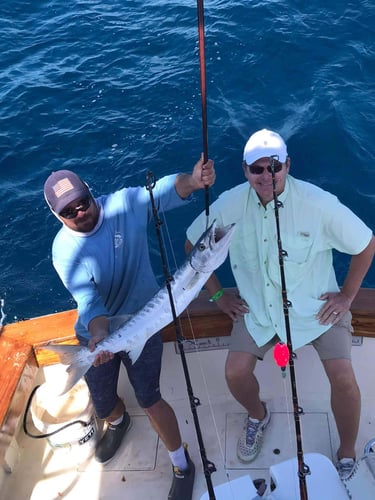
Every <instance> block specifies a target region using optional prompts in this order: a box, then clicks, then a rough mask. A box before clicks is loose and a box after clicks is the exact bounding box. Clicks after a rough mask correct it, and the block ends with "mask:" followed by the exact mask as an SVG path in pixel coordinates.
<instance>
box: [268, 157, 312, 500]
mask: <svg viewBox="0 0 375 500" xmlns="http://www.w3.org/2000/svg"><path fill="white" fill-rule="evenodd" d="M278 159H279V157H278V155H272V156H271V157H270V167H271V173H272V189H273V200H274V210H275V221H276V233H277V247H278V253H279V267H280V279H281V294H282V301H283V311H284V320H285V330H286V338H287V346H288V350H289V372H290V384H291V389H292V401H293V414H294V425H295V431H296V441H297V462H298V477H299V485H300V498H301V500H307V498H308V497H307V486H306V476H307V475H308V474H310V469H309V467H308V465H306V464H305V463H304V459H303V449H302V435H301V424H300V419H299V416H300V414H301V413H303V410H302V408H301V407H300V406H299V404H298V394H297V384H296V376H295V371H294V359H293V357H294V354H293V348H292V337H291V332H290V323H289V307H292V303H291V302H290V301H289V300H288V296H287V291H286V283H285V272H284V258H285V257H287V256H288V253H287V252H286V251H285V250H283V248H282V243H281V236H280V220H279V208H283V203H282V202H281V201H279V199H278V197H277V193H276V181H275V160H278Z"/></svg>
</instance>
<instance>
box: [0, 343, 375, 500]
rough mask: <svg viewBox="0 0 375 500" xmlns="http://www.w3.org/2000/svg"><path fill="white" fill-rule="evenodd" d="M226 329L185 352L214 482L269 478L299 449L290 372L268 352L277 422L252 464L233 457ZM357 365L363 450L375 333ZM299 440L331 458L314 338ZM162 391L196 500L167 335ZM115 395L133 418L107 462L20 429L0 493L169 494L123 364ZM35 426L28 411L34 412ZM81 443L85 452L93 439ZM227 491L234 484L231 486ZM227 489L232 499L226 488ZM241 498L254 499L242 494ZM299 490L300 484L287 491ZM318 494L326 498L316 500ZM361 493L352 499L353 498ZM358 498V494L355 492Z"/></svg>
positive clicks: (201, 485)
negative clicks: (272, 470)
mask: <svg viewBox="0 0 375 500" xmlns="http://www.w3.org/2000/svg"><path fill="white" fill-rule="evenodd" d="M226 342H227V339H226V337H218V338H210V339H200V340H199V341H198V348H197V347H196V346H194V345H193V342H192V341H187V344H186V357H187V362H188V366H189V372H190V376H191V381H192V386H193V390H194V396H195V397H197V398H199V400H200V403H201V404H200V406H198V408H197V413H198V416H199V422H200V427H201V431H202V435H203V441H204V446H205V450H206V455H207V458H208V460H210V461H211V462H213V463H214V464H215V466H216V469H217V471H216V472H214V473H213V474H212V475H211V480H212V483H213V486H214V487H215V488H217V487H218V486H219V485H223V484H225V483H228V482H230V481H233V480H235V479H236V478H240V477H243V476H250V478H251V479H252V480H255V479H258V478H264V479H266V481H267V483H269V467H270V466H271V465H273V464H276V463H279V462H282V461H284V460H286V459H289V458H291V457H294V456H295V455H296V438H295V427H294V419H293V415H292V400H291V390H290V380H289V375H288V374H287V376H286V377H285V378H283V377H282V376H281V372H280V369H279V368H278V367H277V366H276V365H275V364H274V362H273V359H272V354H271V353H268V354H267V356H266V358H265V360H264V361H263V362H259V363H258V366H257V368H256V371H257V375H258V378H259V381H260V384H261V395H262V398H263V399H264V400H265V401H266V402H267V403H268V405H269V408H270V411H271V423H270V425H269V427H268V428H267V431H266V432H265V436H264V444H263V448H262V451H261V453H260V454H259V456H258V457H257V459H256V460H255V461H254V462H252V463H251V464H248V465H247V464H243V463H241V462H240V461H239V460H238V459H237V457H236V442H237V438H238V435H239V433H240V431H241V429H242V424H243V419H244V417H245V413H244V411H243V409H242V407H241V406H239V404H238V403H236V401H235V400H234V399H233V397H232V396H231V395H230V393H229V391H228V388H227V386H226V382H225V379H224V363H225V358H226V354H227V350H226ZM353 343H354V346H353V364H354V367H355V371H356V374H357V378H358V383H359V385H360V388H361V393H362V415H361V422H360V431H359V436H358V440H357V453H358V456H361V455H362V454H363V450H364V446H365V445H366V443H368V442H369V440H371V439H373V438H374V437H375V391H374V389H373V380H372V378H373V377H371V376H369V374H370V373H371V371H369V367H371V366H373V362H374V359H375V339H374V338H366V337H363V338H362V337H353ZM64 370H65V367H62V366H61V365H51V366H46V367H45V368H40V369H39V372H38V376H37V378H36V382H37V383H42V382H43V381H44V378H45V379H47V380H51V379H53V378H54V377H59V378H60V377H61V376H63V375H62V374H63V372H64ZM295 372H296V379H297V391H298V398H299V405H300V406H301V407H302V408H303V410H304V415H301V417H300V420H301V427H302V444H303V451H304V453H305V454H306V453H311V452H317V453H320V454H323V455H325V456H327V457H328V458H329V459H330V460H332V461H334V460H335V450H336V448H337V432H336V428H335V425H334V422H333V419H332V414H331V410H330V394H329V385H328V382H327V379H326V376H325V374H324V373H323V369H322V367H321V364H320V361H319V359H318V357H317V355H316V353H315V351H314V349H313V348H312V347H311V346H306V347H303V348H301V349H299V350H298V351H297V359H296V360H295ZM161 389H162V393H163V396H164V398H165V399H166V400H167V401H168V402H169V403H170V404H171V405H172V406H173V408H174V410H175V412H176V414H177V417H178V420H179V424H180V429H181V433H182V436H183V439H184V441H186V442H187V443H188V445H189V452H190V455H191V458H192V460H193V461H194V463H195V465H196V480H195V485H194V492H193V500H200V499H201V498H202V496H203V495H204V493H205V492H206V491H207V484H206V479H205V476H204V473H203V469H202V462H201V457H200V453H199V446H198V442H197V437H196V431H195V427H194V422H193V418H192V413H191V409H190V405H189V401H188V397H187V390H186V384H185V379H184V375H183V370H182V364H181V359H180V355H179V353H178V350H177V349H176V346H175V344H174V343H173V342H167V343H165V344H164V359H163V368H162V377H161ZM119 394H120V395H123V396H124V398H125V401H126V404H127V409H128V411H129V413H130V415H131V417H132V421H133V425H132V428H131V429H130V430H129V432H128V434H127V435H126V436H125V439H124V442H123V444H122V446H121V448H120V450H119V452H118V454H117V456H116V457H115V458H114V459H113V460H112V461H111V462H109V463H108V464H106V465H104V466H103V465H100V464H98V463H97V462H96V461H95V459H94V458H93V457H91V458H86V457H85V459H83V458H82V449H83V448H82V449H81V450H80V452H79V453H78V451H77V445H74V446H72V447H71V448H56V447H52V446H50V444H49V443H48V441H47V440H46V439H32V438H30V437H28V436H26V435H25V434H24V432H23V430H22V429H19V430H18V432H17V433H16V435H15V439H14V440H13V442H12V444H11V447H10V448H9V449H8V454H7V457H6V464H7V466H8V472H3V481H2V483H3V484H2V488H1V489H0V498H1V499H3V500H8V499H13V498H17V499H18V500H26V499H27V500H28V499H30V500H57V499H60V498H64V499H70V500H78V499H80V498H90V499H91V500H99V499H100V500H106V499H108V500H109V499H110V500H117V499H121V500H124V499H125V500H134V499H143V498H147V499H149V500H153V499H154V500H161V499H166V498H167V495H168V491H169V487H170V483H171V479H172V474H171V465H170V461H169V458H168V454H167V452H166V450H165V448H164V446H163V444H162V443H160V442H159V440H158V438H157V436H156V434H155V433H154V431H153V430H152V429H151V427H150V425H149V422H148V419H147V417H145V416H144V414H143V411H142V409H141V408H139V406H138V405H137V403H136V400H135V398H134V394H133V391H132V388H131V386H130V385H129V383H128V381H127V377H126V375H125V373H122V376H121V382H120V387H119ZM29 424H30V426H31V417H30V418H29ZM83 446H86V447H88V448H87V449H86V451H87V452H89V450H90V447H89V445H88V444H85V445H83ZM229 491H230V488H229ZM226 498H236V500H239V497H238V494H237V493H235V492H233V496H231V494H230V493H229V496H228V497H226ZM243 498H249V499H250V498H252V496H251V497H246V496H244V497H243ZM294 498H296V500H297V499H299V498H300V496H299V492H296V495H295V497H289V498H288V500H294ZM319 500H320V499H319ZM354 500H356V499H354ZM358 500H359V499H358Z"/></svg>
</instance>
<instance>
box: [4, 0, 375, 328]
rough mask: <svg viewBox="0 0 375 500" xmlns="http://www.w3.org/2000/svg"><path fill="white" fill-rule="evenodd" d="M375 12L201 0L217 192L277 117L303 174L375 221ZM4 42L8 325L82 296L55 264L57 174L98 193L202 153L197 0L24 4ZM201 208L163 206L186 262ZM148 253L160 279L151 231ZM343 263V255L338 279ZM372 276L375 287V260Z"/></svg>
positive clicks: (348, 4) (353, 5)
mask: <svg viewBox="0 0 375 500" xmlns="http://www.w3.org/2000/svg"><path fill="white" fill-rule="evenodd" d="M374 14H375V6H374V2H373V1H371V0H369V1H367V0H362V1H360V0H357V1H354V0H353V1H345V0H330V1H329V2H327V0H311V1H310V2H305V1H302V0H288V1H286V0H262V1H252V0H242V1H233V0H231V1H224V0H212V1H206V2H205V17H204V20H205V35H206V37H205V48H206V72H207V117H208V143H209V156H210V157H212V158H213V159H214V160H215V165H216V169H217V182H216V184H215V186H214V187H213V188H212V189H211V191H210V198H211V200H213V199H214V198H215V197H216V196H217V195H218V194H219V193H220V192H221V191H223V190H224V189H227V188H229V187H231V186H233V185H235V184H237V183H239V182H242V181H243V177H242V170H241V158H242V149H243V146H244V143H245V141H246V140H247V138H248V136H249V135H250V134H251V133H253V132H254V131H255V130H257V129H258V128H262V127H269V128H274V129H276V130H278V131H279V132H280V133H281V134H282V135H283V136H284V137H285V138H286V139H287V141H288V146H289V153H290V155H291V157H292V172H293V174H294V175H295V176H296V177H300V178H302V179H305V180H309V181H312V182H314V183H316V184H318V185H319V186H321V187H323V188H324V189H327V190H329V191H331V192H334V193H335V194H337V195H338V196H339V198H340V199H341V200H342V201H343V202H344V203H345V204H347V205H348V206H349V207H350V208H352V210H353V211H354V212H356V213H357V214H358V215H359V216H360V217H361V218H362V219H363V220H364V221H365V222H366V223H367V224H368V225H369V226H370V227H372V228H374V227H375V210H374V207H375V194H374V186H375V166H374V165H375V152H374V138H375V118H374V117H375V106H374V104H375V92H374V90H375V89H374V76H375V71H374V70H375V45H374V41H375V36H374V26H375V15H374ZM0 44H1V45H0V48H1V51H0V100H1V101H0V102H1V106H0V124H1V126H0V134H1V140H0V172H1V178H0V187H1V192H2V197H1V201H0V204H1V205H0V206H1V210H0V228H1V238H0V255H1V264H0V265H1V267H0V298H3V299H4V300H5V312H6V313H7V321H8V322H11V321H14V320H16V319H21V318H29V317H33V316H39V315H43V314H49V313H52V312H55V311H61V310H64V309H67V308H71V307H74V303H73V302H72V300H71V299H70V296H69V294H68V293H67V292H66V291H65V289H64V288H63V286H62V284H61V283H60V281H59V279H58V277H57V275H56V273H55V271H54V269H53V268H52V266H51V255H50V247H51V242H52V239H53V236H54V234H55V233H56V231H57V230H58V228H59V223H58V221H57V220H56V219H55V218H54V216H53V215H52V214H50V213H49V211H48V209H47V207H46V206H45V203H44V200H43V191H42V189H43V183H44V180H45V179H46V177H47V176H48V174H49V173H50V171H51V170H53V169H59V168H71V169H74V170H75V171H77V173H79V174H80V175H82V176H83V177H84V178H85V179H86V180H87V181H88V183H89V184H90V186H91V187H92V189H93V191H94V193H95V194H99V193H101V192H109V191H112V190H115V189H117V188H119V187H121V186H123V185H136V184H144V183H145V174H146V172H147V171H148V170H152V171H153V172H154V174H155V176H156V177H161V176H162V175H164V174H167V173H172V172H175V171H178V170H182V171H187V170H190V168H191V167H192V165H193V164H194V162H195V160H196V159H197V158H198V157H199V155H200V152H201V150H202V147H203V146H202V119H201V99H200V80H199V57H198V29H197V8H196V2H195V1H187V0H183V1H171V0H169V1H157V0H151V1H143V2H141V1H139V0H138V1H126V0H121V1H120V0H107V1H104V0H100V1H96V0H91V1H90V0H86V1H78V0H76V1H74V0H71V1H70V2H61V1H57V0H49V1H42V0H34V1H32V2H30V1H26V0H12V1H11V2H3V3H2V5H1V7H0ZM203 208H204V198H203V195H202V194H201V193H199V194H198V195H197V196H196V201H195V203H194V204H192V205H190V206H189V207H188V208H186V209H185V208H184V209H183V210H179V211H178V212H177V211H175V213H173V214H168V215H167V224H166V225H167V226H168V230H169V235H170V239H171V243H172V245H173V247H174V253H175V259H176V262H177V264H179V263H181V261H182V260H183V258H184V252H183V243H184V239H185V229H186V227H187V226H188V224H189V222H190V221H191V220H192V219H193V217H194V216H195V215H197V214H198V213H199V212H200V211H201V210H202V209H203ZM150 229H151V233H150V234H151V235H152V232H153V228H152V227H151V228H150ZM167 239H168V238H167ZM152 253H153V261H154V265H155V270H156V272H157V274H158V276H159V277H160V278H161V279H162V273H161V266H160V257H158V255H157V245H156V244H155V242H153V243H152ZM347 262H348V261H347V258H345V257H342V256H339V255H338V256H336V266H337V273H338V277H339V281H340V282H342V279H343V276H344V270H345V266H346V265H347ZM170 265H171V268H172V270H173V266H174V263H173V261H171V264H170ZM221 276H222V279H223V281H224V284H225V285H227V286H230V285H233V280H232V278H231V275H230V273H229V271H228V269H227V268H224V269H223V270H222V271H221ZM363 285H364V286H368V287H375V267H374V265H373V266H372V268H371V269H370V271H369V273H368V275H367V277H366V279H365V282H364V284H363Z"/></svg>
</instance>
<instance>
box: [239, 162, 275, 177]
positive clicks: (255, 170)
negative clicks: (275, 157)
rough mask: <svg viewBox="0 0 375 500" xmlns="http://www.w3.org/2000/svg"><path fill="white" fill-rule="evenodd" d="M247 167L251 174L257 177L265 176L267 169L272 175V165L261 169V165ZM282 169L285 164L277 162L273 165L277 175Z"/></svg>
mask: <svg viewBox="0 0 375 500" xmlns="http://www.w3.org/2000/svg"><path fill="white" fill-rule="evenodd" d="M246 166H247V167H249V170H250V173H251V174H255V175H260V174H263V172H264V169H265V168H266V169H267V170H268V172H269V173H270V174H272V167H271V165H268V166H267V167H261V166H260V165H246ZM282 168H283V164H282V163H280V162H279V161H275V162H274V163H273V171H274V172H275V173H277V172H280V171H281V169H282Z"/></svg>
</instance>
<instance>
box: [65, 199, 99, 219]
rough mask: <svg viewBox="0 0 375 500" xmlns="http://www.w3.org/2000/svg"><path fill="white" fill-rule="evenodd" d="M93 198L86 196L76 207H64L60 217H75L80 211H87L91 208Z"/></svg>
mask: <svg viewBox="0 0 375 500" xmlns="http://www.w3.org/2000/svg"><path fill="white" fill-rule="evenodd" d="M91 199H92V198H91V196H86V198H82V200H79V202H78V203H77V206H76V207H75V208H72V207H68V208H64V209H63V210H62V211H61V212H60V214H59V215H60V217H62V218H63V219H75V218H76V217H77V215H78V212H86V210H88V209H89V207H90V205H91Z"/></svg>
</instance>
